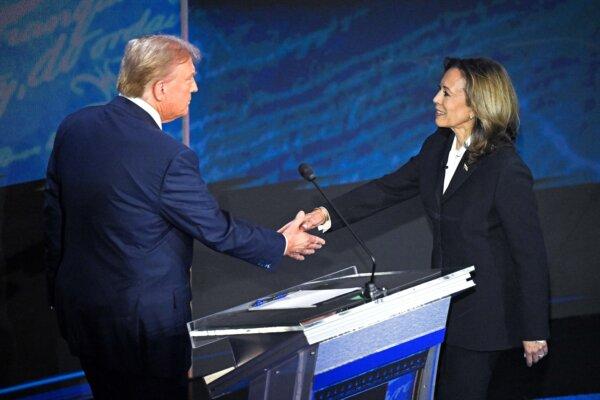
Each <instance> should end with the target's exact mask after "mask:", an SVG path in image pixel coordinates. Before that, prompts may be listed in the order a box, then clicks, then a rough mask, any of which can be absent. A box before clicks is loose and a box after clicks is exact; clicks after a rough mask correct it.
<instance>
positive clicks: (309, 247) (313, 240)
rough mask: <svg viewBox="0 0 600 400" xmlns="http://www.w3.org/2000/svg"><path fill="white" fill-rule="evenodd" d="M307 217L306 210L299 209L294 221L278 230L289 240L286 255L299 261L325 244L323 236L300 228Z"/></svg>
mask: <svg viewBox="0 0 600 400" xmlns="http://www.w3.org/2000/svg"><path fill="white" fill-rule="evenodd" d="M305 218H306V215H305V214H304V211H299V212H298V214H296V218H294V220H293V221H290V222H288V223H287V224H285V225H284V226H282V227H281V228H280V229H279V230H278V231H277V232H279V233H281V234H283V236H285V238H286V240H287V248H286V249H285V255H286V256H288V257H291V258H293V259H295V260H299V261H302V260H304V256H308V255H311V254H314V252H315V250H318V249H320V248H321V247H322V246H323V245H324V244H325V240H323V239H322V238H320V237H318V236H314V235H310V234H308V233H306V232H304V231H303V230H302V229H301V228H300V225H301V224H302V223H303V222H304V221H305Z"/></svg>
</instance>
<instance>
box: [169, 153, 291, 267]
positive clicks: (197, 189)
mask: <svg viewBox="0 0 600 400" xmlns="http://www.w3.org/2000/svg"><path fill="white" fill-rule="evenodd" d="M160 209H161V213H162V214H163V216H164V217H165V218H166V219H167V220H169V221H170V222H171V223H172V224H173V225H174V226H176V227H177V228H179V229H180V230H182V231H184V232H185V233H187V234H189V235H190V236H192V237H194V238H196V239H197V240H199V241H200V242H202V243H203V244H205V245H206V246H208V247H210V248H212V249H214V250H216V251H219V252H222V253H226V254H229V255H231V256H234V257H236V258H240V259H242V260H245V261H248V262H250V263H252V264H255V265H258V266H260V267H264V268H273V267H275V266H276V265H277V264H278V263H279V261H280V260H281V258H282V257H283V252H284V250H285V238H284V237H283V235H281V234H279V233H277V232H275V231H274V230H271V229H265V228H262V227H259V226H255V225H252V224H249V223H247V222H245V221H242V220H239V219H236V218H233V217H232V216H231V215H229V213H228V212H226V211H224V210H221V209H220V208H219V205H218V204H217V202H216V200H215V199H214V198H213V196H212V195H211V194H210V192H209V191H208V187H207V186H206V184H205V183H204V181H203V180H202V178H201V176H200V171H199V169H198V158H197V157H196V154H195V153H194V152H193V151H191V150H189V149H185V150H182V151H181V152H180V153H179V154H177V155H176V156H175V157H174V158H173V160H172V161H171V163H170V165H169V167H168V169H167V171H166V174H165V176H164V180H163V183H162V188H161V193H160Z"/></svg>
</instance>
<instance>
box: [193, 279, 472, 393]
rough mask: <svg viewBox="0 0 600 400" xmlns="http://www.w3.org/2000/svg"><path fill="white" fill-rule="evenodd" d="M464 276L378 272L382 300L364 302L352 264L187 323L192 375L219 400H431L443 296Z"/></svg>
mask: <svg viewBox="0 0 600 400" xmlns="http://www.w3.org/2000/svg"><path fill="white" fill-rule="evenodd" d="M473 270H474V267H469V268H465V269H463V270H460V271H456V272H454V273H452V274H449V275H445V276H442V277H440V276H439V272H438V271H433V272H432V271H397V272H388V273H380V274H378V275H377V282H378V284H379V285H380V286H383V287H384V288H385V289H386V291H387V295H386V296H385V297H382V298H380V299H377V300H375V301H371V302H367V301H365V299H364V298H363V297H362V296H361V295H360V289H361V287H362V285H363V283H364V282H365V278H367V277H368V274H358V273H357V272H356V269H355V268H354V267H351V268H347V269H345V270H342V271H339V272H337V273H335V274H331V275H328V276H325V277H321V278H318V279H315V280H312V281H309V282H306V283H303V284H301V285H298V286H295V287H293V288H289V289H286V290H285V291H281V292H278V293H274V294H272V295H269V296H266V297H264V298H261V299H257V300H256V301H253V302H250V303H247V304H242V305H240V306H238V307H234V308H232V309H229V310H226V311H223V312H220V313H217V314H214V315H211V316H208V317H205V318H201V319H198V320H195V321H192V322H190V323H189V324H188V329H189V332H190V338H191V340H192V347H193V349H194V353H193V359H194V360H193V361H194V362H193V366H194V371H195V375H197V376H206V378H207V379H206V380H207V383H208V387H209V391H210V393H211V397H212V398H218V399H228V398H235V399H240V398H247V399H251V400H254V399H270V400H286V399H298V400H300V399H307V400H308V399H315V400H321V399H353V400H359V399H432V398H433V394H434V383H435V375H436V368H437V362H438V355H439V348H440V344H441V343H442V342H443V340H444V333H445V325H446V317H447V313H448V307H449V304H450V296H451V295H452V294H454V293H458V292H460V291H462V290H465V289H468V288H470V287H472V286H474V283H473V281H472V280H470V277H471V276H470V273H471V271H473ZM217 370H224V372H217Z"/></svg>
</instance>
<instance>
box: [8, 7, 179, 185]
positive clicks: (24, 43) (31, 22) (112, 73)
mask: <svg viewBox="0 0 600 400" xmlns="http://www.w3.org/2000/svg"><path fill="white" fill-rule="evenodd" d="M156 32H164V33H171V34H179V32H180V19H179V0H169V1H164V0H147V1H143V2H141V1H123V0H80V1H79V0H61V1H54V0H17V1H14V0H13V1H8V2H7V1H3V2H2V4H1V5H0V53H1V54H2V57H0V125H1V126H2V134H0V186H7V185H10V184H15V183H20V182H26V181H31V180H36V179H41V178H43V177H44V175H45V169H46V163H47V160H48V156H49V154H50V151H51V150H52V143H53V139H54V134H55V132H56V128H57V127H58V124H59V123H60V121H61V120H62V119H63V118H64V117H65V116H66V115H67V114H69V113H71V112H73V111H75V110H76V109H78V108H81V107H83V106H85V105H90V104H97V103H105V102H107V101H109V100H110V99H111V98H112V97H113V96H114V95H115V94H116V88H115V82H116V75H117V73H118V71H119V62H120V60H121V56H122V55H123V49H124V48H125V44H126V43H127V41H128V40H129V39H131V38H133V37H136V36H139V35H142V34H147V33H156ZM172 129H173V130H175V131H177V132H176V133H174V134H175V135H177V134H180V128H179V126H177V127H173V128H172ZM2 175H4V176H2Z"/></svg>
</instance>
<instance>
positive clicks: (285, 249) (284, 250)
mask: <svg viewBox="0 0 600 400" xmlns="http://www.w3.org/2000/svg"><path fill="white" fill-rule="evenodd" d="M281 236H283V240H285V247H284V248H283V255H284V256H285V253H287V238H286V237H285V235H284V234H283V233H282V234H281Z"/></svg>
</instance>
